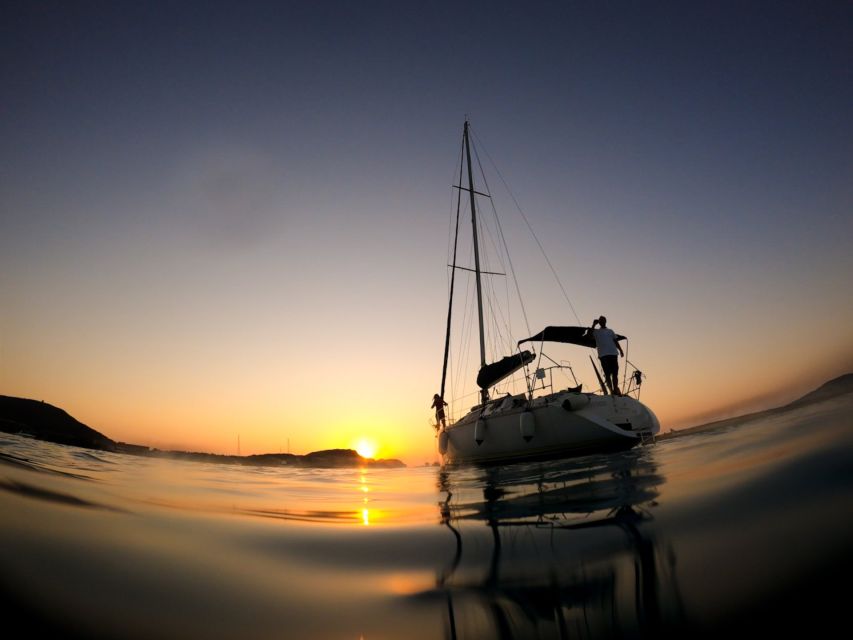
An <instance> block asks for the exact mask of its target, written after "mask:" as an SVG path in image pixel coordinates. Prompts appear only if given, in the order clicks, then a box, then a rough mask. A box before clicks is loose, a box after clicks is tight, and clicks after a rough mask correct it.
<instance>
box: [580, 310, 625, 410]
mask: <svg viewBox="0 0 853 640" xmlns="http://www.w3.org/2000/svg"><path fill="white" fill-rule="evenodd" d="M595 325H599V328H598V329H596V328H595ZM589 333H592V336H593V337H594V338H595V348H596V349H598V359H599V360H600V361H601V368H602V369H603V370H604V381H605V383H606V384H607V386H608V387H609V388H610V393H612V394H613V395H614V396H621V395H622V392H621V391H619V358H618V357H617V355H616V354H617V353H618V354H619V355H620V356H622V357H623V358H624V357H625V354H624V353H622V347H620V346H619V342H618V341H617V340H616V334H615V333H614V332H613V329H610V328H608V327H607V318H605V317H604V316H601V317H599V318H597V319H595V320H593V321H592V326H591V327H590V328H589V330H588V331H587V334H589Z"/></svg>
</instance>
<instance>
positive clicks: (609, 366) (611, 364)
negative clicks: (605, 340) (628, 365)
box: [599, 356, 619, 376]
mask: <svg viewBox="0 0 853 640" xmlns="http://www.w3.org/2000/svg"><path fill="white" fill-rule="evenodd" d="M599 360H601V368H602V369H604V375H606V376H609V375H614V376H618V375H619V358H618V357H616V356H601V358H599Z"/></svg>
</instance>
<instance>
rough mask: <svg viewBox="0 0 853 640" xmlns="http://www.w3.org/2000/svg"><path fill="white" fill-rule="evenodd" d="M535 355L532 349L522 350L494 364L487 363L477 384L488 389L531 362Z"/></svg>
mask: <svg viewBox="0 0 853 640" xmlns="http://www.w3.org/2000/svg"><path fill="white" fill-rule="evenodd" d="M535 357H536V356H535V355H533V354H532V353H530V351H522V352H521V353H516V354H513V355H511V356H507V357H506V358H501V359H500V360H498V361H497V362H493V363H492V364H485V365H483V366H482V367H481V368H480V373H478V374H477V385H478V386H479V387H480V388H481V389H488V388H489V387H491V386H492V385H494V384H497V383H498V382H500V381H501V380H503V379H504V378H506V377H507V376H508V375H510V374H512V373H515V372H516V371H518V370H519V369H521V367H523V366H524V365H526V364H527V363H528V362H531V361H532V360H533V359H534V358H535Z"/></svg>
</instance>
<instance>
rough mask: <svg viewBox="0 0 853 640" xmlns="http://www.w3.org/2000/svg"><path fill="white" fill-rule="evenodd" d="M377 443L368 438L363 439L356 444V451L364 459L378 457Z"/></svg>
mask: <svg viewBox="0 0 853 640" xmlns="http://www.w3.org/2000/svg"><path fill="white" fill-rule="evenodd" d="M377 448H378V447H377V446H376V443H375V442H373V440H368V439H367V438H361V439H360V440H359V441H358V442H357V443H356V444H355V451H356V453H357V454H358V455H360V456H361V457H362V458H372V457H373V456H375V455H376V449H377Z"/></svg>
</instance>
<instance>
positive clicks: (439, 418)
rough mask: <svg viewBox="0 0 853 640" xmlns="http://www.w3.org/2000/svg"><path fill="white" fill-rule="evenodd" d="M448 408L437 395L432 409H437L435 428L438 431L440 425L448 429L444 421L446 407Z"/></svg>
mask: <svg viewBox="0 0 853 640" xmlns="http://www.w3.org/2000/svg"><path fill="white" fill-rule="evenodd" d="M446 406H447V403H446V402H445V401H444V398H442V397H441V396H440V395H438V394H437V393H436V394H435V395H434V396H433V397H432V407H433V408H434V409H435V428H436V429H438V425H441V426H442V427H446V426H447V424H446V423H445V419H444V407H446Z"/></svg>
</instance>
